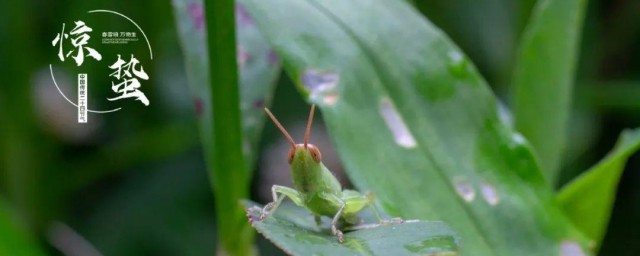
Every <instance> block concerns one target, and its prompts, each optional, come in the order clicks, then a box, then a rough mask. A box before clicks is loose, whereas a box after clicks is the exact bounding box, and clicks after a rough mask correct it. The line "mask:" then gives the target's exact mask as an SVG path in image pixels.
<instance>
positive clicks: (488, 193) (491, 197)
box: [480, 183, 500, 205]
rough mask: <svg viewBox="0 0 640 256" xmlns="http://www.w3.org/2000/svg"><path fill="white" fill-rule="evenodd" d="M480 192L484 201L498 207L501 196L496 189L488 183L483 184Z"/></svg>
mask: <svg viewBox="0 0 640 256" xmlns="http://www.w3.org/2000/svg"><path fill="white" fill-rule="evenodd" d="M480 192H481V193H482V197H483V198H484V200H485V201H487V203H489V204H490V205H496V204H498V202H500V195H498V192H497V191H496V188H495V187H493V186H491V185H489V184H487V183H482V185H480Z"/></svg>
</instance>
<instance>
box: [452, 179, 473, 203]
mask: <svg viewBox="0 0 640 256" xmlns="http://www.w3.org/2000/svg"><path fill="white" fill-rule="evenodd" d="M453 186H454V187H455V188H456V192H457V193H458V195H459V196H460V197H462V199H464V200H465V201H467V202H471V201H473V199H474V198H475V197H476V191H475V190H474V189H473V186H472V185H471V182H469V181H468V180H467V179H465V178H456V179H454V181H453Z"/></svg>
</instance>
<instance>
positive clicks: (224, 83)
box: [205, 0, 253, 255]
mask: <svg viewBox="0 0 640 256" xmlns="http://www.w3.org/2000/svg"><path fill="white" fill-rule="evenodd" d="M234 10H235V6H234V1H233V0H205V16H206V24H207V46H208V49H209V75H210V77H209V81H210V86H211V102H212V103H211V112H210V113H211V115H212V116H211V119H210V120H211V127H212V133H213V134H211V135H212V136H211V138H212V141H211V142H212V143H211V146H210V147H209V149H208V150H205V151H206V152H205V154H206V161H207V165H208V167H209V175H210V179H211V185H212V187H213V192H214V198H215V204H216V217H217V229H218V237H219V245H220V246H221V247H220V248H219V250H218V251H219V252H220V253H221V254H224V255H249V254H251V250H252V248H253V246H252V243H253V241H252V240H253V239H252V238H253V231H252V230H251V228H250V226H249V222H248V221H247V220H246V217H245V212H244V208H243V207H242V206H241V204H240V200H241V199H243V198H247V197H248V194H249V172H248V170H247V168H246V165H245V162H244V157H243V154H242V140H243V138H242V128H241V116H240V95H239V88H238V67H237V63H236V37H235V29H234V24H235V13H234Z"/></svg>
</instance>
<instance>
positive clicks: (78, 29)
mask: <svg viewBox="0 0 640 256" xmlns="http://www.w3.org/2000/svg"><path fill="white" fill-rule="evenodd" d="M75 24H76V26H75V28H73V30H71V32H70V33H68V34H67V33H65V32H64V29H65V24H64V23H63V24H62V31H61V32H60V33H58V34H57V35H56V37H55V38H54V39H53V41H51V45H53V46H56V45H58V47H59V50H58V58H59V59H60V60H61V61H64V60H65V57H69V56H70V55H71V54H73V53H74V52H76V54H75V56H71V57H72V58H73V59H74V60H75V61H76V65H78V66H80V65H82V63H83V62H84V57H85V56H90V57H92V58H94V59H95V60H98V61H99V60H101V59H102V55H100V53H99V52H98V51H96V50H95V49H93V48H91V47H88V46H86V44H87V43H88V41H89V39H90V38H91V36H89V35H88V33H89V32H91V31H93V29H91V28H90V27H88V26H87V25H85V23H84V22H83V21H81V20H79V21H76V22H75ZM69 35H71V36H75V37H73V38H71V45H73V47H75V48H74V49H72V50H70V51H68V52H67V54H66V55H65V54H64V50H63V46H62V44H63V41H64V39H67V38H69ZM85 49H86V51H87V54H86V55H85V53H84V52H85Z"/></svg>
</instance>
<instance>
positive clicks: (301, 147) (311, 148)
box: [288, 144, 322, 164]
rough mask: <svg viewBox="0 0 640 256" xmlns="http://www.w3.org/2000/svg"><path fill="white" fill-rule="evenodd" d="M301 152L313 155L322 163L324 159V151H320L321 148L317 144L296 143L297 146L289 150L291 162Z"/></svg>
mask: <svg viewBox="0 0 640 256" xmlns="http://www.w3.org/2000/svg"><path fill="white" fill-rule="evenodd" d="M299 154H303V155H308V156H311V158H312V159H313V161H314V162H316V163H320V161H322V153H320V149H318V147H316V145H313V144H307V145H305V144H295V146H293V147H291V149H290V150H289V154H288V158H289V164H291V163H292V162H293V158H294V157H295V156H296V155H299Z"/></svg>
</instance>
